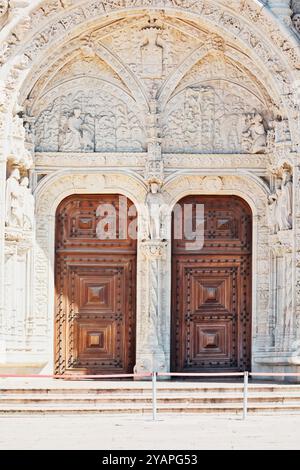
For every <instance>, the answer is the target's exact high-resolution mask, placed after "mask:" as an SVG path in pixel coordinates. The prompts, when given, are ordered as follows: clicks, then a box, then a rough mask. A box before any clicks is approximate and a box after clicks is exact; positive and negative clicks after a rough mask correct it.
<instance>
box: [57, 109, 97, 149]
mask: <svg viewBox="0 0 300 470" xmlns="http://www.w3.org/2000/svg"><path fill="white" fill-rule="evenodd" d="M93 134H94V122H93V118H92V117H91V116H89V115H88V114H87V115H85V116H83V115H82V113H81V110H80V109H79V108H75V109H74V110H73V112H72V114H71V116H69V117H67V116H62V119H61V128H60V136H59V137H60V142H59V150H60V151H61V152H72V151H73V152H92V151H93V150H94V141H93Z"/></svg>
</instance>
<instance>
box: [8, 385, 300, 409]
mask: <svg viewBox="0 0 300 470" xmlns="http://www.w3.org/2000/svg"><path fill="white" fill-rule="evenodd" d="M32 382H33V383H32ZM32 382H28V383H26V384H19V385H17V384H14V383H9V384H7V383H5V384H4V383H2V384H1V382H0V415H8V414H22V415H23V414H24V415H31V414H35V415H36V414H92V413H95V414H99V413H103V414H124V413H125V414H134V413H135V414H137V413H145V414H150V413H151V411H152V393H151V390H152V388H151V387H152V385H151V383H149V382H144V383H134V382H126V383H124V382H123V383H121V382H115V383H108V382H106V383H104V382H102V383H96V382H89V383H87V382H77V383H70V382H69V383H67V384H66V383H64V382H57V381H55V380H54V381H53V382H52V383H51V384H50V385H49V384H47V385H46V384H45V387H42V386H41V385H40V384H36V383H34V381H32ZM35 385H37V386H35ZM248 392H249V394H248V411H249V413H275V412H276V413H277V412H280V413H300V386H298V385H282V384H280V385H277V384H249V389H248ZM157 408H158V413H161V414H168V413H232V414H242V408H243V386H242V385H241V384H240V383H237V384H232V383H231V384H224V383H211V384H210V383H176V382H174V383H166V382H165V383H163V382H159V383H158V384H157Z"/></svg>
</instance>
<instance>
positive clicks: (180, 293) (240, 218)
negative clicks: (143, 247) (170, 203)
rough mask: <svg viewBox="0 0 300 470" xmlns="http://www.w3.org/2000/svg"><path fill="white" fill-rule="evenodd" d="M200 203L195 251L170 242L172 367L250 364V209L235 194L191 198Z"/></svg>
mask: <svg viewBox="0 0 300 470" xmlns="http://www.w3.org/2000/svg"><path fill="white" fill-rule="evenodd" d="M189 203H191V204H196V203H201V204H204V217H205V224H204V226H205V241H204V247H203V249H202V250H200V251H196V250H195V251H193V250H191V247H189V249H188V250H187V249H186V245H185V244H184V240H174V241H173V281H172V298H173V302H172V357H173V361H172V362H173V368H174V370H176V371H217V370H219V369H220V370H223V371H224V370H229V371H230V370H231V371H232V370H244V369H246V368H247V369H249V367H250V357H251V351H250V344H251V213H250V209H249V208H248V206H247V205H246V204H245V203H244V202H243V201H241V200H240V199H239V198H235V197H212V196H205V197H204V196H201V197H200V196H193V197H190V196H189V197H188V198H185V199H184V200H182V201H181V202H180V204H182V206H183V205H184V204H189Z"/></svg>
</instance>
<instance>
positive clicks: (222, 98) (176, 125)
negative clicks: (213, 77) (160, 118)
mask: <svg viewBox="0 0 300 470" xmlns="http://www.w3.org/2000/svg"><path fill="white" fill-rule="evenodd" d="M253 104H257V105H259V103H258V102H256V103H255V99H254V98H253ZM248 109H249V103H247V102H245V99H244V98H243V96H242V94H241V96H240V95H238V94H234V93H231V92H230V90H227V89H226V87H225V86H224V88H222V85H220V88H214V87H213V86H207V85H205V86H204V85H194V86H189V87H187V88H185V89H184V90H183V91H182V92H180V93H178V94H177V95H176V96H175V97H174V98H173V99H171V100H170V102H169V105H168V108H167V112H166V116H165V117H164V126H163V144H162V145H163V149H164V151H165V152H183V151H184V152H186V151H190V152H194V153H204V152H205V153H206V152H207V153H210V152H212V153H264V152H265V151H266V146H267V132H266V129H265V124H264V118H263V116H262V114H261V113H260V112H258V111H256V108H254V107H253V111H252V112H251V113H249V112H247V110H248Z"/></svg>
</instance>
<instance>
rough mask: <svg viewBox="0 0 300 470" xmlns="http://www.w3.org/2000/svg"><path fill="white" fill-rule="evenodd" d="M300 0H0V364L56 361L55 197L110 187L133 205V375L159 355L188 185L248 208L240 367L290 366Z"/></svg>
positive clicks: (298, 203)
mask: <svg viewBox="0 0 300 470" xmlns="http://www.w3.org/2000/svg"><path fill="white" fill-rule="evenodd" d="M298 3H299V2H297V1H294V2H289V1H285V0H278V1H277V0H272V1H271V0H264V1H262V0H234V1H233V0H230V1H228V0H227V1H225V0H197V1H195V0H88V1H86V0H85V1H83V0H51V1H50V0H43V1H42V0H32V1H30V2H29V1H14V0H10V1H6V2H5V1H0V27H1V31H0V65H1V75H0V115H1V116H0V118H1V119H0V180H1V184H0V188H1V189H0V191H1V195H0V372H1V371H7V370H9V371H14V372H23V373H24V372H27V371H31V372H43V373H45V372H47V373H52V372H53V370H54V365H53V361H54V359H53V357H54V353H53V334H54V333H53V331H54V263H55V257H54V246H55V213H56V209H57V207H58V205H59V203H60V202H61V201H62V200H63V199H64V198H65V197H67V196H69V195H71V194H104V193H105V194H110V193H111V194H123V195H125V196H127V197H128V198H130V199H131V200H132V201H133V203H134V204H135V205H136V207H137V209H138V215H139V236H138V243H137V245H138V246H137V286H136V291H137V298H136V321H137V326H136V327H137V335H136V367H135V370H136V371H137V372H144V371H150V370H153V369H155V370H162V371H169V370H170V367H171V352H170V335H171V258H172V255H171V253H172V240H171V236H172V235H171V219H172V217H171V212H172V208H173V206H174V205H175V204H176V202H177V201H179V200H180V199H181V198H182V197H184V196H187V195H193V194H195V195H196V194H198V195H201V194H203V195H208V194H209V195H216V196H218V195H236V196H239V197H241V198H243V199H244V200H245V201H246V202H247V203H248V204H249V206H250V207H251V210H252V214H253V237H252V238H253V246H252V254H253V265H252V291H253V294H252V339H251V341H252V347H251V349H252V370H254V371H265V372H284V371H285V372H299V371H300V52H299V41H300V33H299V31H300V26H299V25H300V19H299V18H300V8H299V4H298ZM155 201H157V205H158V206H160V205H161V204H162V203H164V204H165V208H164V211H165V212H164V213H163V215H162V213H161V212H160V210H158V211H155V210H154V209H153V207H154V205H155ZM145 204H146V206H147V207H148V212H147V211H146V215H145V210H144V209H145ZM166 207H167V209H166ZM143 208H144V209H143ZM157 213H159V215H158V216H157V217H158V219H156V214H157ZM154 351H155V352H154Z"/></svg>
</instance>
